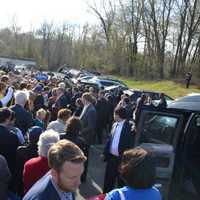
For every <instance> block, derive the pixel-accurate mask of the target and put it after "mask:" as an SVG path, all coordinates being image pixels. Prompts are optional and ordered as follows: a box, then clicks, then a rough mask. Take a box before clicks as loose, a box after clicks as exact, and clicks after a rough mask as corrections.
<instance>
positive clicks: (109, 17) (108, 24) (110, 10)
mask: <svg viewBox="0 0 200 200" xmlns="http://www.w3.org/2000/svg"><path fill="white" fill-rule="evenodd" d="M88 6H89V8H90V9H91V10H92V11H93V12H94V14H95V15H96V16H97V17H98V19H99V20H100V23H101V26H102V28H103V31H104V33H105V37H106V41H107V43H108V44H109V42H110V36H111V32H112V25H113V22H114V19H115V15H116V7H115V5H114V4H113V2H112V1H111V0H107V1H106V0H101V4H100V6H101V8H98V6H97V4H96V2H95V1H94V5H90V4H88Z"/></svg>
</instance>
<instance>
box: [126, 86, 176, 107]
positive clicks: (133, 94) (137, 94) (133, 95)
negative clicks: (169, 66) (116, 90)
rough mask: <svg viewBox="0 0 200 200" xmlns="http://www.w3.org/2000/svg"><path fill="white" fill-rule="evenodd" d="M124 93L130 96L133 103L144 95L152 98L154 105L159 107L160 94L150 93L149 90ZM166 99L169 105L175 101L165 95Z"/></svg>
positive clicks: (130, 90)
mask: <svg viewBox="0 0 200 200" xmlns="http://www.w3.org/2000/svg"><path fill="white" fill-rule="evenodd" d="M123 93H124V94H128V95H129V97H130V99H131V101H132V102H133V103H136V101H137V99H138V98H139V97H141V95H142V94H146V95H147V96H149V97H151V99H152V101H153V103H154V105H157V104H158V101H159V99H160V92H155V91H149V90H140V89H128V90H125V91H123ZM165 99H166V101H167V104H170V103H171V102H172V101H173V100H174V99H173V98H172V97H170V96H168V95H166V94H165Z"/></svg>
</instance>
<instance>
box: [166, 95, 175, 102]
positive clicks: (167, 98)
mask: <svg viewBox="0 0 200 200" xmlns="http://www.w3.org/2000/svg"><path fill="white" fill-rule="evenodd" d="M165 99H166V100H167V101H173V99H172V98H171V97H169V96H167V95H165Z"/></svg>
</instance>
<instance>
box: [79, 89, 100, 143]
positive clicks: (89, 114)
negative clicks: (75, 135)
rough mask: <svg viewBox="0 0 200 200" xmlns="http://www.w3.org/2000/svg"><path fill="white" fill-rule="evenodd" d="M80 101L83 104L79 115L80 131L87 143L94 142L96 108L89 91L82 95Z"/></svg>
mask: <svg viewBox="0 0 200 200" xmlns="http://www.w3.org/2000/svg"><path fill="white" fill-rule="evenodd" d="M82 102H83V105H84V108H83V111H82V113H81V116H80V120H81V125H82V129H81V133H82V136H83V138H84V139H85V141H86V143H87V144H88V145H91V144H92V143H93V142H94V137H95V128H96V109H95V107H94V106H93V102H94V100H93V97H92V95H91V94H90V93H87V92H86V93H84V94H83V95H82Z"/></svg>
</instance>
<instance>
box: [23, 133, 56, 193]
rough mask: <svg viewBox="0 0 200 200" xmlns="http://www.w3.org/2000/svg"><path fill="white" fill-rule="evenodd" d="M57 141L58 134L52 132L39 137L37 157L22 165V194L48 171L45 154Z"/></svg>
mask: <svg viewBox="0 0 200 200" xmlns="http://www.w3.org/2000/svg"><path fill="white" fill-rule="evenodd" d="M59 139H60V137H59V134H58V133H57V132H55V131H53V130H48V131H45V132H44V133H42V134H41V135H40V138H39V141H38V155H39V156H38V157H36V158H32V159H30V160H28V161H27V162H26V163H25V165H24V171H23V182H24V194H26V192H27V191H28V190H29V189H30V188H31V187H32V186H33V185H34V183H36V182H37V181H38V180H39V179H40V178H41V177H42V176H44V175H45V174H46V173H47V172H48V171H49V166H48V160H47V153H48V150H49V148H50V147H51V146H52V145H53V144H54V143H56V142H58V141H59Z"/></svg>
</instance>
